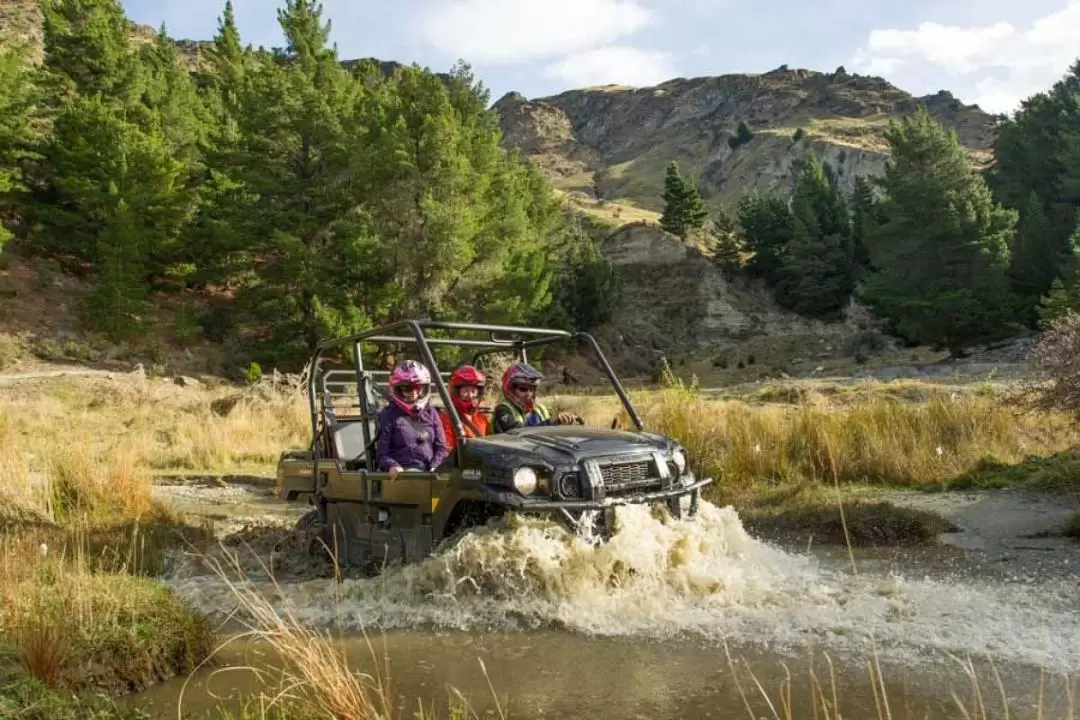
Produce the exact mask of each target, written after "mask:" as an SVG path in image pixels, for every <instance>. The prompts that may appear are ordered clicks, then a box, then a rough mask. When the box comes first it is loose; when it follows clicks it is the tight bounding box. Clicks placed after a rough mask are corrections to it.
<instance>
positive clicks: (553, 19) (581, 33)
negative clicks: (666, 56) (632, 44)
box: [419, 0, 654, 62]
mask: <svg viewBox="0 0 1080 720" xmlns="http://www.w3.org/2000/svg"><path fill="white" fill-rule="evenodd" d="M653 20H654V14H653V13H652V11H650V10H648V9H646V8H644V7H642V6H641V5H639V4H638V3H637V2H636V0H438V2H437V3H435V5H434V6H433V7H431V8H430V9H428V10H427V11H425V12H424V15H423V19H422V20H421V21H420V27H419V32H420V34H421V36H422V37H423V39H424V40H425V41H426V42H428V43H430V44H431V45H432V46H434V47H435V48H437V49H439V50H441V51H443V52H445V53H448V54H452V55H454V56H456V57H462V58H464V59H465V60H467V61H469V62H517V61H522V60H530V59H535V58H543V57H551V56H555V55H562V54H566V53H573V52H581V51H584V50H589V49H591V48H595V47H598V46H600V45H605V44H607V43H610V42H613V41H614V40H616V39H618V38H620V37H622V36H624V35H629V34H631V33H633V32H636V31H637V30H640V29H641V28H644V27H645V26H647V25H649V24H650V23H651V22H652V21H653Z"/></svg>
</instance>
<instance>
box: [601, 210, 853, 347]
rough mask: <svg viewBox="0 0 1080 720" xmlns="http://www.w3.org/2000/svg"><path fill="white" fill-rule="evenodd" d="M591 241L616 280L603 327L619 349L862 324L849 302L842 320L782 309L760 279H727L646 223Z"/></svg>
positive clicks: (728, 341) (822, 333)
mask: <svg viewBox="0 0 1080 720" xmlns="http://www.w3.org/2000/svg"><path fill="white" fill-rule="evenodd" d="M598 247H599V249H600V251H601V252H602V253H603V254H604V256H605V257H606V258H607V259H608V260H609V261H610V262H611V263H612V265H614V266H615V269H616V271H617V272H618V274H619V276H620V278H621V279H622V283H623V289H624V292H623V296H624V302H623V307H622V308H620V310H619V311H618V313H617V315H616V316H615V317H614V318H613V319H612V321H611V323H610V326H611V327H612V328H614V329H615V330H616V331H617V335H618V338H619V341H618V343H617V344H618V345H620V346H622V348H623V349H624V350H625V351H626V352H627V354H634V353H637V354H639V355H641V356H642V357H646V356H647V355H648V353H647V352H643V350H644V351H648V350H661V351H664V352H674V353H677V354H684V353H691V354H692V353H696V352H699V351H702V350H709V351H713V352H720V351H722V350H723V349H725V348H730V347H736V346H738V345H739V344H740V343H741V342H742V341H743V340H745V339H747V338H751V337H761V336H785V337H793V336H804V337H818V338H820V337H827V336H836V337H841V336H844V335H847V334H850V333H854V332H857V331H859V330H861V329H864V328H865V327H866V322H865V317H863V316H861V315H860V314H859V313H858V311H857V308H853V309H852V311H851V312H849V317H848V319H847V321H846V322H843V323H823V322H819V321H816V320H810V319H808V318H804V317H802V316H800V315H796V314H794V313H792V312H789V311H787V310H784V309H783V308H781V307H780V306H779V305H777V304H776V302H775V300H773V298H772V295H771V293H770V292H769V291H768V290H766V289H765V288H764V286H763V285H761V284H760V283H758V282H756V281H753V280H749V279H746V278H742V277H740V278H736V279H728V278H727V277H725V276H724V275H723V273H722V272H720V270H719V269H718V268H717V267H716V265H715V264H714V263H713V262H712V261H711V260H710V259H709V258H708V257H705V256H704V255H703V254H702V253H701V251H700V250H699V249H698V248H696V247H694V246H692V245H689V244H686V243H683V242H682V241H680V240H679V238H677V237H675V236H673V235H670V234H668V233H666V232H664V231H662V230H660V229H659V228H657V227H654V226H651V225H646V224H631V225H626V226H624V227H622V228H620V229H619V230H617V231H615V232H614V233H612V234H611V235H609V236H608V237H607V238H606V239H604V240H602V241H600V242H599V243H598ZM618 349H619V348H616V350H618Z"/></svg>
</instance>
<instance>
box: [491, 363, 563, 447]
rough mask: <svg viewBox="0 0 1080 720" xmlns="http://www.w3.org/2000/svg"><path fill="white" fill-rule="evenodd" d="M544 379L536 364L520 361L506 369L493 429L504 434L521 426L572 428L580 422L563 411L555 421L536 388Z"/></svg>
mask: <svg viewBox="0 0 1080 720" xmlns="http://www.w3.org/2000/svg"><path fill="white" fill-rule="evenodd" d="M543 379H544V376H543V375H542V374H541V373H540V372H539V371H538V370H537V369H536V368H534V367H533V366H532V365H529V364H528V363H523V362H517V363H514V364H513V365H511V366H510V367H508V368H506V372H504V373H503V376H502V392H503V401H502V402H500V403H499V404H498V405H496V406H495V412H494V418H493V419H494V422H493V423H492V429H493V430H494V431H495V432H497V433H503V432H506V431H508V430H513V429H514V428H519V427H533V426H536V425H569V424H571V423H574V422H580V418H579V417H578V416H577V415H574V414H573V413H568V412H562V413H559V414H558V415H557V416H556V417H555V418H554V419H553V418H552V417H551V413H550V412H548V409H547V408H546V407H544V406H543V405H542V404H540V403H538V402H537V401H536V388H537V385H539V384H540V381H541V380H543Z"/></svg>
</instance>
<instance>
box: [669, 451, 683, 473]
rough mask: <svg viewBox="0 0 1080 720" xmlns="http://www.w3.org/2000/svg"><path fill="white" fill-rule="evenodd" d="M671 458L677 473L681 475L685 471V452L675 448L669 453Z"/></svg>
mask: <svg viewBox="0 0 1080 720" xmlns="http://www.w3.org/2000/svg"><path fill="white" fill-rule="evenodd" d="M671 459H672V461H673V462H674V463H675V467H677V468H678V469H679V474H680V475H682V474H683V473H684V472H686V453H685V452H683V451H682V450H676V451H675V452H673V453H671Z"/></svg>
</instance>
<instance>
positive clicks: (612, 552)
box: [171, 502, 1080, 673]
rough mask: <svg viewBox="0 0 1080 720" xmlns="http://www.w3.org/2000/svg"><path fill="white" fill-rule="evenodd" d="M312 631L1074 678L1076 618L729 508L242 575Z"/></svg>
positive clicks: (219, 600) (540, 530)
mask: <svg viewBox="0 0 1080 720" xmlns="http://www.w3.org/2000/svg"><path fill="white" fill-rule="evenodd" d="M249 582H252V583H254V584H256V585H259V586H261V589H263V590H264V591H265V593H266V595H267V597H276V598H277V602H279V603H282V602H287V603H289V605H290V608H291V610H292V612H293V613H294V614H295V616H296V617H298V618H299V619H301V620H302V621H303V622H306V623H310V624H312V625H327V626H329V625H338V624H340V625H344V627H345V628H346V629H359V628H366V629H368V630H372V629H376V628H378V627H383V628H408V627H420V626H435V627H444V628H452V629H459V630H473V629H519V628H538V627H551V626H561V627H564V628H566V629H568V630H571V631H574V632H579V633H587V634H598V635H608V636H640V637H642V638H657V639H659V638H672V637H679V636H686V635H694V636H698V637H700V638H704V639H706V640H715V641H721V640H729V641H732V642H735V643H740V644H747V643H761V644H765V645H767V646H768V647H769V648H771V649H774V650H780V651H783V650H796V649H798V648H801V647H803V646H804V645H805V644H806V643H807V642H809V641H814V642H816V643H818V644H819V645H823V646H825V647H828V648H832V649H839V650H842V651H843V650H851V651H859V652H865V651H868V650H870V649H871V648H872V647H876V648H878V649H879V650H880V651H882V652H884V653H886V654H887V655H888V656H890V657H892V658H893V659H896V660H898V661H901V662H924V661H926V660H927V659H930V657H932V656H936V657H942V654H943V653H954V654H958V655H968V654H972V655H984V656H989V657H991V658H994V659H995V660H997V661H1002V662H1009V663H1019V664H1022V665H1031V666H1039V667H1044V668H1048V669H1051V670H1053V671H1055V672H1070V673H1071V672H1075V671H1077V670H1078V669H1080V613H1077V610H1076V605H1075V603H1074V602H1073V603H1072V604H1071V606H1070V604H1069V603H1070V601H1069V600H1068V598H1067V597H1059V596H1057V595H1055V594H1053V593H1051V592H1050V591H1049V590H1047V589H1046V588H1044V587H1040V588H1037V589H1032V588H1030V587H1023V586H1021V587H1015V586H989V585H986V586H983V585H978V584H973V583H959V582H949V581H942V580H930V579H921V580H915V579H908V578H904V577H901V576H898V575H876V576H870V575H859V576H854V575H852V574H850V573H847V572H844V571H842V570H834V569H828V568H825V567H823V566H822V565H821V564H819V563H818V562H816V561H815V560H814V559H813V558H812V557H808V556H803V555H798V554H792V553H788V552H784V551H782V550H780V549H778V548H776V547H773V546H771V545H769V544H767V543H764V542H761V541H759V540H757V539H755V538H753V537H751V536H750V535H749V534H748V533H747V532H746V530H745V529H744V528H743V525H742V523H741V521H740V519H739V517H738V514H737V513H736V512H735V511H734V510H733V509H732V508H730V507H726V508H721V507H717V506H715V505H712V504H710V503H707V502H703V503H702V504H701V508H700V511H699V515H698V517H697V518H696V519H695V520H685V521H679V520H674V519H672V518H670V517H669V516H668V515H667V513H666V512H665V511H664V510H662V509H654V510H650V509H649V508H645V507H628V508H620V511H619V514H618V516H617V531H616V533H615V535H614V536H613V537H612V539H611V540H610V541H609V542H607V543H604V544H600V545H594V544H592V543H590V542H588V541H586V540H584V539H582V538H581V537H578V536H574V535H571V534H569V533H568V532H566V531H565V530H563V529H562V528H561V527H560V526H558V525H556V524H554V523H551V522H546V521H542V520H538V519H530V518H525V517H520V516H515V517H510V518H508V519H507V520H506V521H504V522H503V523H502V524H500V525H497V526H494V527H490V528H485V529H482V530H479V531H477V532H474V533H472V534H469V535H466V536H465V537H463V538H462V539H461V540H460V541H458V542H457V543H455V544H454V545H453V546H451V547H448V548H446V549H444V550H441V551H440V552H438V553H437V554H435V555H434V556H432V557H431V558H429V559H427V560H425V561H424V562H421V563H418V564H415V565H411V566H407V567H403V568H395V569H392V570H388V571H387V572H386V573H384V574H383V575H382V576H380V577H377V578H366V579H361V580H345V581H343V582H342V583H341V585H340V586H339V585H337V584H336V583H335V582H334V581H333V580H328V579H314V580H302V581H296V582H283V583H282V584H281V593H280V596H278V595H277V591H276V590H274V589H273V588H272V586H271V585H270V583H269V582H266V581H259V580H257V579H252V580H249ZM171 583H172V585H173V586H174V587H175V588H176V589H177V590H178V591H179V592H180V593H182V594H183V595H184V596H186V597H188V598H189V599H190V600H191V601H192V602H193V603H194V604H195V605H196V606H197V607H199V608H200V609H202V610H204V611H206V612H210V613H228V612H231V611H233V609H234V607H235V605H236V603H235V599H234V598H233V596H232V591H231V590H229V589H228V588H227V587H226V586H225V585H224V584H223V583H222V582H221V581H220V579H219V578H217V577H213V576H209V575H207V574H205V573H202V574H200V573H197V572H193V571H192V569H191V566H189V567H188V569H187V571H184V572H180V573H178V574H176V575H175V576H174V577H173V579H172V581H171Z"/></svg>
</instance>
